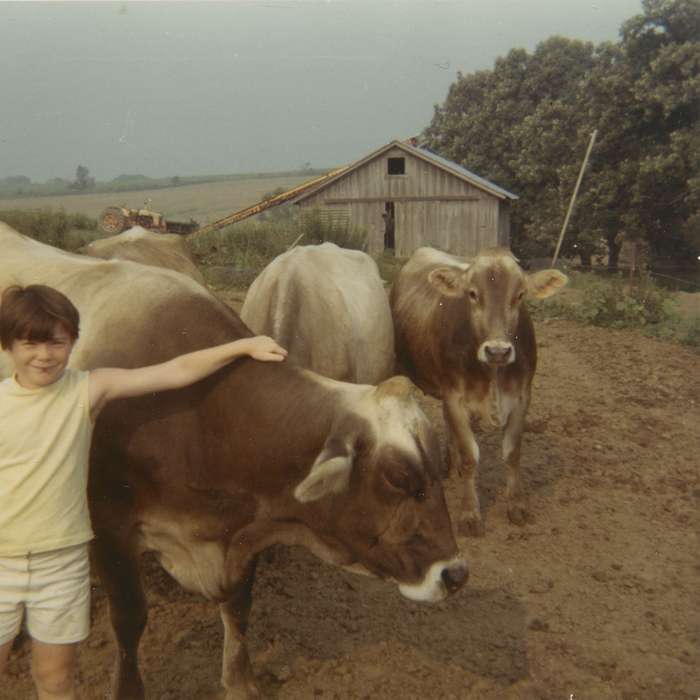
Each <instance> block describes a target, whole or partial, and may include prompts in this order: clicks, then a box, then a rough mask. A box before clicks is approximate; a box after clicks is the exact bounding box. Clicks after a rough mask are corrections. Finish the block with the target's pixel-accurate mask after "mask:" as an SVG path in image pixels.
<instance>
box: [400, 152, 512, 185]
mask: <svg viewBox="0 0 700 700" xmlns="http://www.w3.org/2000/svg"><path fill="white" fill-rule="evenodd" d="M400 145H401V146H403V147H404V148H405V149H406V150H408V151H410V152H411V153H413V154H414V155H416V156H418V157H419V158H424V159H427V160H430V161H432V162H433V163H435V164H436V165H440V166H442V167H443V168H445V169H446V170H450V171H452V172H454V174H455V175H459V176H460V177H462V178H463V179H465V180H468V181H469V182H471V183H472V184H474V185H475V186H477V187H481V188H483V189H485V190H488V191H489V192H492V193H494V194H500V195H502V196H503V197H505V198H507V199H518V195H517V194H513V193H512V192H508V190H504V189H503V188H502V187H499V186H498V185H496V184H494V183H493V182H490V181H489V180H486V179H485V178H483V177H479V176H478V175H477V174H476V173H473V172H472V171H471V170H467V169H466V168H463V167H462V166H461V165H457V163H453V162H452V161H451V160H447V158H443V157H442V156H439V155H438V154H437V153H433V152H432V151H429V150H428V149H427V148H419V147H417V146H411V145H409V144H407V143H402V144H400Z"/></svg>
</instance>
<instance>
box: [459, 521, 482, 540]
mask: <svg viewBox="0 0 700 700" xmlns="http://www.w3.org/2000/svg"><path fill="white" fill-rule="evenodd" d="M458 529H459V534H460V535H464V536H465V537H483V536H484V534H485V533H486V528H485V527H484V521H483V520H482V519H481V518H469V519H466V520H462V522H460V524H459V528H458Z"/></svg>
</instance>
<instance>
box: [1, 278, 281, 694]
mask: <svg viewBox="0 0 700 700" xmlns="http://www.w3.org/2000/svg"><path fill="white" fill-rule="evenodd" d="M79 321H80V317H79V315H78V311H77V309H76V308H75V306H73V304H72V303H71V302H70V300H69V299H68V298H67V297H65V296H64V295H63V294H62V293H61V292H59V291H57V290H55V289H52V288H51V287H46V286H44V285H31V286H28V287H24V288H22V287H17V286H15V287H9V288H8V289H6V290H5V292H4V294H3V295H2V304H1V305H0V345H1V347H2V349H3V350H5V351H6V352H7V353H8V354H9V356H10V358H11V359H12V361H13V363H14V367H15V374H14V376H13V377H12V378H9V379H6V380H4V381H2V382H0V675H2V672H3V670H4V667H5V664H6V662H7V658H8V655H9V653H10V649H11V647H12V642H13V640H14V638H15V637H16V635H17V633H18V632H19V629H20V625H21V622H22V617H23V615H24V616H26V626H27V630H28V632H29V635H30V636H31V638H32V676H33V678H34V683H35V685H36V689H37V693H38V697H39V699H40V700H44V699H46V700H48V699H49V698H52V699H53V700H73V699H74V698H75V697H76V694H75V688H74V671H75V666H76V649H77V643H78V642H80V641H82V640H83V639H85V638H86V637H87V636H88V632H89V615H90V578H89V567H88V551H87V542H88V541H89V540H90V539H92V537H93V533H92V530H91V527H90V517H89V512H88V506H87V492H86V490H87V474H88V453H89V447H90V438H91V435H92V427H93V424H94V421H95V418H96V417H97V415H98V414H99V412H100V410H101V409H102V408H103V407H104V406H105V404H107V403H108V402H109V401H112V400H113V399H119V398H125V397H128V396H140V395H142V394H147V393H150V392H156V391H164V390H167V389H177V388H180V387H184V386H187V385H189V384H192V383H193V382H196V381H197V380H199V379H202V378H204V377H206V376H208V375H210V374H211V373H213V372H215V371H216V370H218V369H220V368H221V367H223V366H224V365H226V364H228V363H229V362H232V361H233V360H235V359H236V358H238V357H241V356H243V355H249V356H250V357H253V358H255V359H256V360H263V361H281V360H284V358H285V357H286V355H287V352H286V350H284V349H283V348H281V347H280V346H279V345H277V343H275V341H274V340H272V339H271V338H267V337H265V336H257V337H254V338H241V339H240V340H235V341H233V342H230V343H226V344H224V345H218V346H215V347H211V348H207V349H205V350H199V351H197V352H192V353H188V354H186V355H181V356H180V357H176V358H175V359H173V360H170V361H168V362H164V363H162V364H158V365H153V366H150V367H142V368H140V369H94V370H92V371H90V372H83V371H79V370H75V369H68V368H67V365H68V361H69V359H70V355H71V351H72V350H73V346H74V344H75V342H76V340H77V339H78V330H79Z"/></svg>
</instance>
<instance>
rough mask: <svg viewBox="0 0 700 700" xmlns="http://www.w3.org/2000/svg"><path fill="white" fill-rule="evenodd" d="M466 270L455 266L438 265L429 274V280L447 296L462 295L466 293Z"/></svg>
mask: <svg viewBox="0 0 700 700" xmlns="http://www.w3.org/2000/svg"><path fill="white" fill-rule="evenodd" d="M463 276H464V270H460V269H458V268H454V267H436V268H435V269H434V270H431V271H430V273H429V274H428V282H430V284H432V285H433V287H435V289H437V290H438V292H440V294H443V295H444V296H446V297H461V296H462V294H464V283H463Z"/></svg>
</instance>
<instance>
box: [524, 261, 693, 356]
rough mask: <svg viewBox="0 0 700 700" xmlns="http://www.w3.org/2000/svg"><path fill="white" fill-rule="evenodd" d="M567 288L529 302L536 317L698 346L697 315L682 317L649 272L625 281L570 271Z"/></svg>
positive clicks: (668, 293) (670, 297)
mask: <svg viewBox="0 0 700 700" xmlns="http://www.w3.org/2000/svg"><path fill="white" fill-rule="evenodd" d="M570 277H571V288H570V289H568V290H566V291H565V292H564V293H560V296H557V297H554V298H553V299H551V300H547V301H544V302H531V304H530V308H531V310H532V312H533V315H534V316H535V317H536V318H552V317H560V318H569V319H573V320H575V321H579V322H582V323H590V324H593V325H595V326H605V327H609V328H642V329H643V330H644V331H645V332H646V333H647V334H648V335H653V336H655V337H659V338H666V339H668V340H674V341H676V342H681V343H684V344H686V345H692V346H695V347H699V346H700V318H699V317H692V318H690V319H687V318H682V317H681V316H680V314H679V313H678V311H677V309H676V304H675V302H674V300H673V296H672V294H671V293H670V292H668V291H667V290H665V289H663V288H662V287H659V286H658V285H656V284H655V283H654V282H653V281H652V279H651V277H650V276H649V275H643V276H642V277H640V278H637V279H634V280H632V281H629V280H627V279H625V278H623V277H601V276H598V275H595V274H593V273H573V274H571V275H570Z"/></svg>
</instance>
